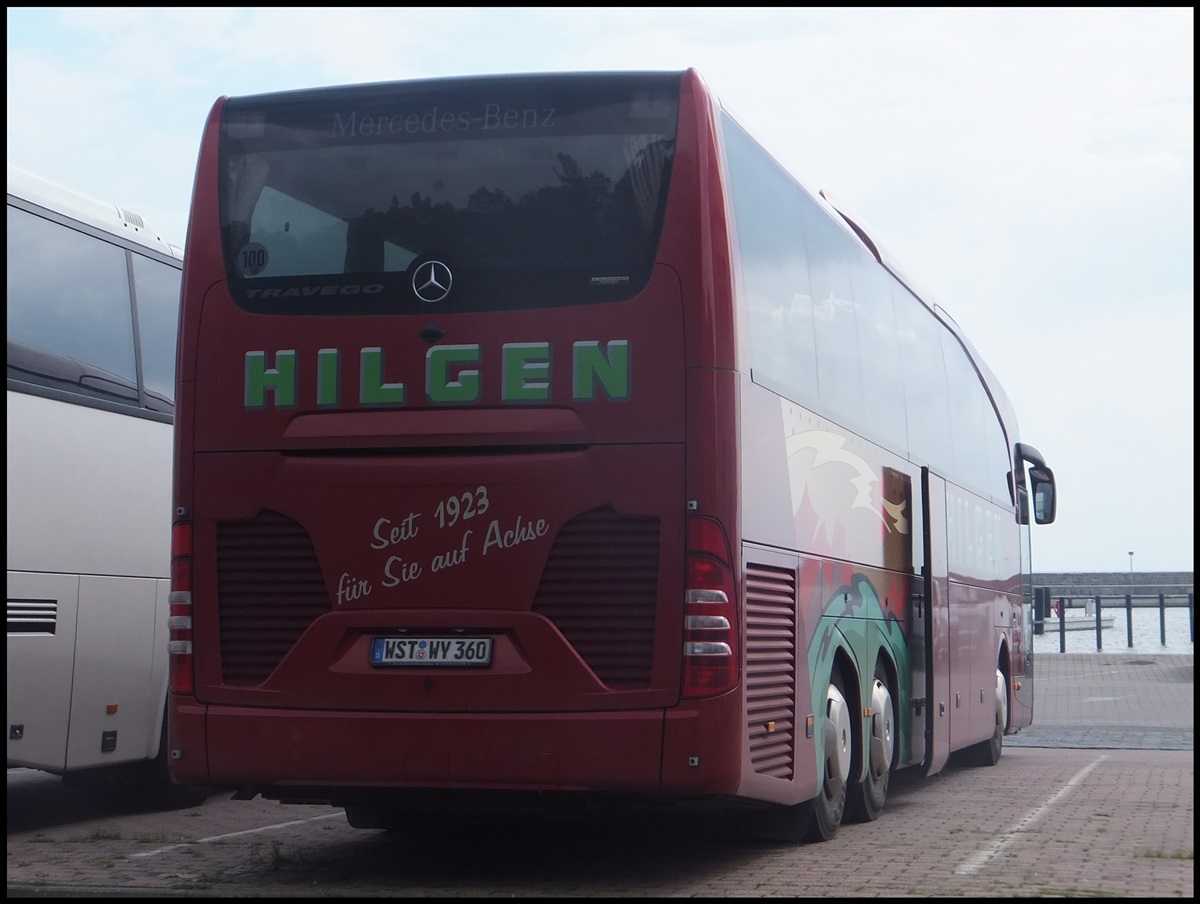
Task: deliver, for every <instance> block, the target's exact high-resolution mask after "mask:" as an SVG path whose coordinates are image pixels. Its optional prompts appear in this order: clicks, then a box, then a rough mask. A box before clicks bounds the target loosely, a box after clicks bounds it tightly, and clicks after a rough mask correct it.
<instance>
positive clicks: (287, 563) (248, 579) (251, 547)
mask: <svg viewBox="0 0 1200 904" xmlns="http://www.w3.org/2000/svg"><path fill="white" fill-rule="evenodd" d="M329 610H330V605H329V596H328V594H327V593H326V592H325V581H324V580H323V578H322V577H321V568H320V566H319V565H318V564H317V556H316V552H315V551H314V550H313V545H312V541H311V540H310V539H309V537H308V533H307V532H306V531H305V530H304V528H303V527H301V526H300V525H299V524H297V523H296V522H295V521H293V520H292V519H291V518H287V517H285V516H283V515H279V514H276V513H275V512H263V513H262V514H260V515H259V516H258V517H257V518H255V519H254V520H253V521H223V522H220V523H218V524H217V612H218V617H219V621H220V626H221V673H222V677H223V678H224V681H225V683H226V684H234V685H239V686H253V685H256V684H261V683H262V682H263V681H265V680H266V679H267V676H268V675H270V674H271V672H272V671H273V670H274V669H275V667H276V666H277V665H279V663H280V661H281V660H282V659H283V657H284V656H285V655H287V652H288V650H290V649H291V648H292V645H293V644H295V643H296V641H297V640H298V639H299V637H300V635H301V634H303V633H304V630H305V629H306V628H307V627H308V626H309V625H310V624H311V623H312V622H313V620H315V619H316V618H317V617H318V616H320V615H323V614H324V613H326V612H328V611H329Z"/></svg>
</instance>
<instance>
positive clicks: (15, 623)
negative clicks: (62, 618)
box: [8, 599, 58, 634]
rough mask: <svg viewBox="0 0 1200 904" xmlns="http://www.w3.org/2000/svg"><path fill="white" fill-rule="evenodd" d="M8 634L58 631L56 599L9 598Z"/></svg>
mask: <svg viewBox="0 0 1200 904" xmlns="http://www.w3.org/2000/svg"><path fill="white" fill-rule="evenodd" d="M8 633H9V634H56V633H58V600H11V599H10V600H9V601H8Z"/></svg>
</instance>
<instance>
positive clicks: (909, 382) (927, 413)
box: [892, 286, 954, 475]
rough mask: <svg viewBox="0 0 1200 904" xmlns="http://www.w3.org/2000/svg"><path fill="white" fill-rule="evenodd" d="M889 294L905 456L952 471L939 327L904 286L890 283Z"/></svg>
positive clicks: (935, 320)
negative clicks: (898, 366)
mask: <svg viewBox="0 0 1200 904" xmlns="http://www.w3.org/2000/svg"><path fill="white" fill-rule="evenodd" d="M892 300H893V302H894V304H895V307H896V324H897V326H898V328H899V338H900V361H901V364H902V366H903V372H904V398H905V401H906V403H907V407H906V410H907V412H908V448H909V453H910V457H911V458H912V459H913V460H914V461H926V462H929V464H931V465H932V466H933V467H935V468H936V469H938V470H939V471H941V472H942V473H943V474H947V475H953V474H954V444H953V439H952V438H951V425H950V402H949V390H948V388H947V386H946V365H945V363H944V361H943V358H942V342H941V336H942V332H943V330H944V327H943V326H942V325H941V324H940V323H939V322H938V321H937V319H936V318H935V317H934V316H933V313H932V312H931V311H930V310H929V309H928V308H927V307H925V305H924V304H922V303H921V302H920V301H919V300H918V299H917V298H916V297H915V296H914V295H912V294H911V293H910V292H909V291H908V290H907V289H904V288H902V287H900V286H894V287H893V291H892Z"/></svg>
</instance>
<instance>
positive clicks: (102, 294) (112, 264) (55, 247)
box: [8, 206, 137, 389]
mask: <svg viewBox="0 0 1200 904" xmlns="http://www.w3.org/2000/svg"><path fill="white" fill-rule="evenodd" d="M8 338H9V339H10V340H12V341H15V342H17V343H19V344H20V345H21V346H22V347H24V348H25V349H28V350H31V352H32V353H45V352H49V353H51V354H52V355H54V356H64V357H66V358H70V359H74V361H75V362H78V364H80V365H82V366H84V367H85V368H87V369H92V370H98V371H101V372H102V373H97V374H93V375H91V376H86V377H83V378H82V379H83V380H84V382H85V385H89V386H91V387H93V388H98V389H108V388H115V387H114V386H113V384H114V383H115V384H117V385H124V386H126V387H130V386H132V387H136V385H137V370H136V366H135V364H134V353H133V312H132V309H131V307H130V299H129V273H128V269H127V264H126V260H125V251H124V249H122V248H119V247H117V246H116V245H112V244H109V243H108V242H103V241H100V240H99V239H96V238H93V237H91V236H89V235H84V234H83V233H81V232H77V231H75V230H74V229H68V228H67V227H65V226H61V225H59V224H58V223H54V222H51V221H50V220H47V219H44V218H43V217H39V216H35V215H33V214H31V213H27V212H26V211H23V210H19V209H17V208H15V207H12V206H9V207H8ZM10 358H11V355H10ZM10 363H11V361H10Z"/></svg>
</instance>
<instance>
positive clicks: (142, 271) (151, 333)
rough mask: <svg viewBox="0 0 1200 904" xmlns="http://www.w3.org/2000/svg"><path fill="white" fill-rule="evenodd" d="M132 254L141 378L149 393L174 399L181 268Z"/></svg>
mask: <svg viewBox="0 0 1200 904" xmlns="http://www.w3.org/2000/svg"><path fill="white" fill-rule="evenodd" d="M132 257H133V282H134V285H135V286H136V288H137V315H138V339H139V347H140V348H141V350H142V381H143V382H144V383H145V386H146V392H147V393H148V394H150V395H153V396H156V397H157V398H159V399H162V400H164V401H166V402H174V400H175V343H176V341H177V333H178V331H179V282H180V276H181V274H180V270H179V268H178V267H172V266H170V265H169V264H164V263H162V262H160V261H156V260H151V259H150V258H148V257H143V256H142V255H140V254H137V253H134V254H133V255H132Z"/></svg>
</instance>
